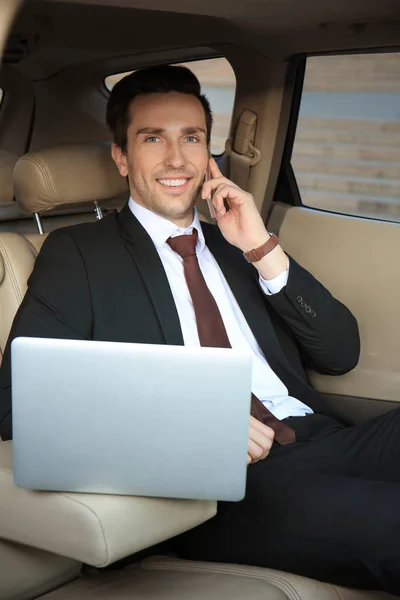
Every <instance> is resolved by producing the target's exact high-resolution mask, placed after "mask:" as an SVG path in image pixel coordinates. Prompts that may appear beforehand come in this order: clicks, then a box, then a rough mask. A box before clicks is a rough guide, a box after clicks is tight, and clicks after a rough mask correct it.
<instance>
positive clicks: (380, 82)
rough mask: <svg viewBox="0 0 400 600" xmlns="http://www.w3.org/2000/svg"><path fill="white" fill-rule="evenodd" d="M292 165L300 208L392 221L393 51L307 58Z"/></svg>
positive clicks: (398, 209)
mask: <svg viewBox="0 0 400 600" xmlns="http://www.w3.org/2000/svg"><path fill="white" fill-rule="evenodd" d="M292 166H293V170H294V174H295V177H296V181H297V184H298V188H299V191H300V195H301V200H302V202H303V204H305V205H307V206H310V207H315V208H320V209H324V210H329V211H334V212H340V213H347V214H356V215H361V216H365V217H370V218H377V219H384V220H392V221H400V53H396V54H395V53H391V54H363V55H348V56H325V57H311V58H308V60H307V66H306V73H305V79H304V88H303V94H302V99H301V106H300V114H299V120H298V126H297V131H296V137H295V143H294V147H293V154H292Z"/></svg>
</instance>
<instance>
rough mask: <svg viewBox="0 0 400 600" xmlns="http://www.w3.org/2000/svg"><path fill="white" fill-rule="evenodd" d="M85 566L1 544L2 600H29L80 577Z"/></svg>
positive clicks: (36, 551)
mask: <svg viewBox="0 0 400 600" xmlns="http://www.w3.org/2000/svg"><path fill="white" fill-rule="evenodd" d="M80 570H81V564H80V563H79V562H77V561H74V560H71V559H69V558H64V557H63V556H56V555H55V554H50V553H49V552H43V551H42V550H37V549H36V548H29V547H28V546H21V545H19V544H14V543H12V542H7V541H4V540H0V573H1V576H0V598H2V599H3V600H28V599H30V598H36V597H37V596H39V595H41V594H44V593H46V592H48V591H49V590H53V589H54V588H56V587H58V586H60V585H63V584H64V583H67V582H68V581H71V580H72V579H75V578H76V577H78V576H79V573H80Z"/></svg>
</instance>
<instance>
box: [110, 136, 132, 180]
mask: <svg viewBox="0 0 400 600" xmlns="http://www.w3.org/2000/svg"><path fill="white" fill-rule="evenodd" d="M111 156H112V157H113V159H114V162H115V164H116V165H117V167H118V171H119V173H120V175H122V177H127V176H128V159H127V155H126V154H125V153H124V152H122V150H121V148H120V146H117V144H111Z"/></svg>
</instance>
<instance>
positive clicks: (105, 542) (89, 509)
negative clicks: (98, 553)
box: [60, 493, 110, 567]
mask: <svg viewBox="0 0 400 600" xmlns="http://www.w3.org/2000/svg"><path fill="white" fill-rule="evenodd" d="M60 496H62V497H63V498H66V499H67V500H70V501H71V502H75V504H79V505H80V506H83V507H84V508H86V509H87V510H88V511H89V512H91V513H92V515H93V516H94V518H95V519H96V521H97V523H98V525H99V527H100V531H101V534H102V536H103V542H104V549H105V554H106V559H105V561H104V562H102V563H101V564H99V565H96V566H97V567H105V566H106V565H107V564H108V561H109V560H110V553H109V550H108V545H107V539H106V533H105V531H104V527H103V524H102V522H101V521H100V519H99V516H98V515H97V513H96V512H95V511H94V510H93V508H91V507H90V506H88V505H87V504H85V503H84V502H81V501H80V500H76V499H75V498H72V497H71V496H69V495H68V494H62V493H60Z"/></svg>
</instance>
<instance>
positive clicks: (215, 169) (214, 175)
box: [210, 156, 223, 179]
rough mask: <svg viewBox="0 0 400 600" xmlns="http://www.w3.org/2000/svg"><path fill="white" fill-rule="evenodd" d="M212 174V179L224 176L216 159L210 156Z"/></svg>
mask: <svg viewBox="0 0 400 600" xmlns="http://www.w3.org/2000/svg"><path fill="white" fill-rule="evenodd" d="M210 175H211V177H212V179H218V177H223V175H222V173H221V171H220V170H219V167H218V165H217V163H216V161H215V160H214V159H213V158H212V156H210Z"/></svg>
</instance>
